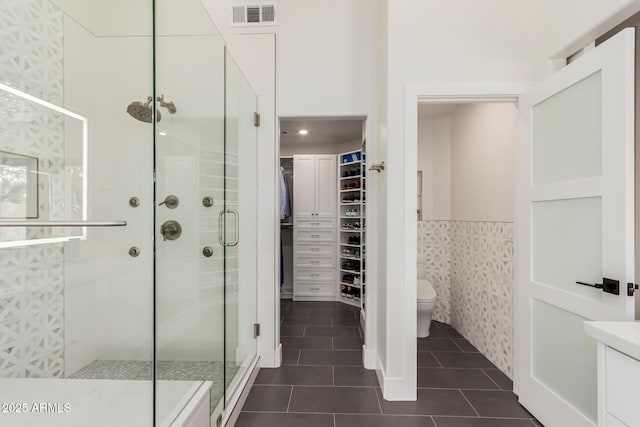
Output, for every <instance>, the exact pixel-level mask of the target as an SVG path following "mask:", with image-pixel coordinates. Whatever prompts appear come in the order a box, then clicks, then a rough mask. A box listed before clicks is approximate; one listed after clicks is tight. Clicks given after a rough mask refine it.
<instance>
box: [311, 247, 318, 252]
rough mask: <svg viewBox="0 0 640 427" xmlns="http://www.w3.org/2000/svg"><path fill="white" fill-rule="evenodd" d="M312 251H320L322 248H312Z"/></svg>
mask: <svg viewBox="0 0 640 427" xmlns="http://www.w3.org/2000/svg"><path fill="white" fill-rule="evenodd" d="M311 252H320V248H311Z"/></svg>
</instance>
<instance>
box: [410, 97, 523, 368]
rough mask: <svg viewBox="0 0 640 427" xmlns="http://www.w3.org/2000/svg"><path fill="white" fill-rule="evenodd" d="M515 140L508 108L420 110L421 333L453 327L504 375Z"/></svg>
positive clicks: (512, 110) (508, 361) (509, 339)
mask: <svg viewBox="0 0 640 427" xmlns="http://www.w3.org/2000/svg"><path fill="white" fill-rule="evenodd" d="M518 138H519V135H518V110H517V107H516V105H515V104H514V103H512V102H477V103H422V104H419V105H418V147H417V148H418V149H417V159H418V162H417V163H418V175H417V176H418V178H417V179H418V183H417V186H418V191H417V206H418V210H417V220H418V225H417V230H418V239H417V240H418V248H417V270H418V277H417V278H418V281H417V283H418V285H417V286H418V300H419V303H418V335H419V336H421V335H422V336H424V335H425V334H427V333H429V332H431V334H430V335H431V336H433V337H436V336H438V335H439V334H440V333H441V332H442V331H439V330H438V327H439V326H441V325H443V324H444V325H451V326H452V327H453V328H454V329H455V330H456V331H457V332H459V333H460V334H461V336H462V337H464V338H465V339H466V341H468V342H469V343H471V345H472V347H470V346H468V345H466V343H465V342H464V341H462V340H461V341H460V342H456V341H455V340H452V342H453V344H454V346H452V348H451V349H452V350H456V349H457V347H456V346H460V344H462V346H461V347H460V350H461V351H470V350H473V351H476V352H480V353H482V355H484V356H485V357H486V358H487V359H488V360H489V361H490V362H491V363H492V364H493V365H495V367H497V368H499V369H500V370H501V371H502V372H503V373H504V374H505V375H506V376H508V377H509V378H513V342H514V339H513V336H514V333H513V331H514V322H513V318H514V317H513V312H514V300H513V289H514V275H513V271H514V247H513V243H514V242H513V229H514V186H515V175H514V164H515V151H516V147H517V142H518ZM423 288H424V289H423ZM431 289H433V291H435V294H434V293H433V292H431ZM427 294H429V295H431V296H434V295H435V300H434V299H433V298H427V297H428V296H429V295H427ZM421 296H422V297H423V298H422V299H421ZM429 311H430V313H429ZM429 315H431V317H432V319H433V321H434V323H433V324H432V326H431V328H429V325H428V321H429ZM456 336H457V334H456ZM418 350H420V344H419V348H418ZM433 355H434V357H436V358H438V353H433ZM441 356H443V357H444V356H446V355H441ZM477 359H478V360H481V362H480V365H482V366H485V367H486V366H489V365H488V364H487V363H486V361H485V360H484V358H480V357H477ZM480 365H478V366H477V367H478V368H480V367H481V366H480ZM474 366H475V365H474ZM496 376H497V373H496Z"/></svg>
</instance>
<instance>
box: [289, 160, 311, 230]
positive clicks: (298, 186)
mask: <svg viewBox="0 0 640 427" xmlns="http://www.w3.org/2000/svg"><path fill="white" fill-rule="evenodd" d="M315 183H316V159H315V156H297V155H296V156H293V195H294V197H293V216H294V221H295V220H299V219H305V218H311V217H312V216H314V215H313V214H314V213H315V212H316V193H315V185H316V184H315Z"/></svg>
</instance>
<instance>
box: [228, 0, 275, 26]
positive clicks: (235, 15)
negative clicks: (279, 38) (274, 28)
mask: <svg viewBox="0 0 640 427" xmlns="http://www.w3.org/2000/svg"><path fill="white" fill-rule="evenodd" d="M257 3H258V4H256V3H251V4H244V5H239V4H235V5H234V6H232V7H231V17H232V18H231V25H232V26H253V25H274V24H275V23H276V5H275V3H273V2H270V3H260V2H257Z"/></svg>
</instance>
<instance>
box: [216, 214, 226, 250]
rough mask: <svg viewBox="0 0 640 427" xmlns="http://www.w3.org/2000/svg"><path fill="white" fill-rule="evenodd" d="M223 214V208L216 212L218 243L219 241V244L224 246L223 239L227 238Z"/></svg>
mask: <svg viewBox="0 0 640 427" xmlns="http://www.w3.org/2000/svg"><path fill="white" fill-rule="evenodd" d="M224 214H225V211H223V210H222V211H220V212H219V213H218V243H220V246H226V245H225V240H226V238H227V236H226V227H224V226H223V224H224V222H225V217H224Z"/></svg>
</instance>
